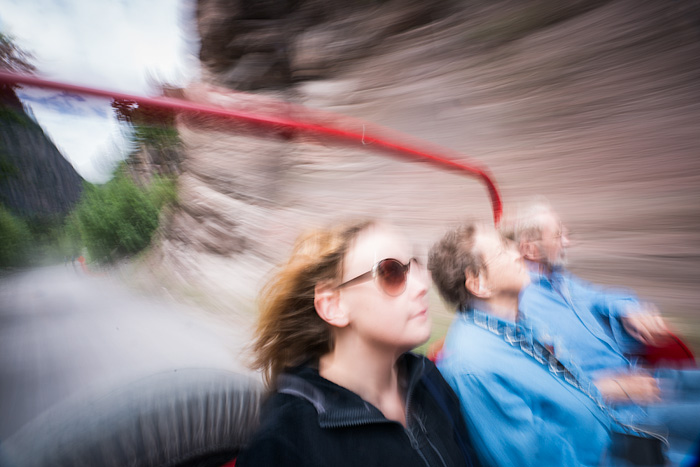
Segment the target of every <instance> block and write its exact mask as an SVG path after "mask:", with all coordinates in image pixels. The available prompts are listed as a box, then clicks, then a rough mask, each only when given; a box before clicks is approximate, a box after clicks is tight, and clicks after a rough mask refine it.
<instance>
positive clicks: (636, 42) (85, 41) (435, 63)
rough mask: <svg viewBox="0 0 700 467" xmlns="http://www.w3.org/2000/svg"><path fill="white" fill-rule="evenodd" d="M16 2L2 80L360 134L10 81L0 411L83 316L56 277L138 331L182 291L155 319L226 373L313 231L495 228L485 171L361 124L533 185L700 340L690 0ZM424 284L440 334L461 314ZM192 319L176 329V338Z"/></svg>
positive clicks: (694, 18)
mask: <svg viewBox="0 0 700 467" xmlns="http://www.w3.org/2000/svg"><path fill="white" fill-rule="evenodd" d="M30 3H33V5H31V6H27V5H24V2H20V1H19V0H18V1H13V0H0V33H2V36H0V40H1V42H0V45H1V47H0V67H2V69H5V70H13V71H19V72H28V73H35V74H37V75H38V76H42V77H45V78H48V79H55V80H59V81H65V82H71V83H75V84H81V85H86V86H92V87H97V88H103V89H112V90H115V91H120V92H128V93H133V94H140V95H150V96H166V97H177V98H181V99H186V100H189V101H192V102H195V103H199V104H206V105H210V106H214V107H220V108H225V109H232V110H236V111H241V112H249V113H254V114H257V115H263V116H269V117H275V118H287V119H295V120H300V121H305V122H311V123H314V124H320V125H328V126H331V127H333V128H338V129H342V130H345V131H352V132H356V133H358V134H365V135H367V136H368V141H364V142H362V143H359V144H354V143H349V142H341V141H336V140H332V139H330V138H322V137H318V136H315V135H313V134H308V133H304V132H300V131H291V130H289V129H287V128H284V127H274V126H273V127H269V126H267V127H262V126H258V125H251V124H245V123H240V122H232V121H222V120H219V119H215V118H212V117H209V116H206V115H191V114H190V115H177V114H175V113H169V112H163V111H159V110H158V109H154V108H149V107H148V106H143V105H142V106H139V105H138V104H136V103H134V102H130V101H125V100H113V101H109V100H106V99H103V100H99V99H93V98H89V97H85V96H79V95H74V94H70V93H61V92H55V91H47V90H36V89H31V88H29V87H26V86H16V85H7V84H2V85H0V122H1V124H0V202H1V203H2V206H1V207H0V236H2V240H1V241H0V265H1V266H2V267H3V269H2V277H0V285H1V286H2V289H0V291H2V293H3V294H4V295H3V296H4V297H5V299H4V300H3V302H2V304H0V310H1V313H2V317H1V318H0V319H2V321H0V322H2V323H3V324H2V326H3V330H2V333H3V335H9V334H10V333H12V335H14V336H19V337H16V338H14V340H12V341H10V340H8V339H5V340H4V344H3V346H5V347H6V348H5V349H3V350H2V355H3V357H2V358H3V368H2V370H0V371H2V372H3V373H4V375H3V374H0V381H2V383H0V388H2V390H3V392H4V394H3V398H2V403H3V404H4V406H5V407H11V406H12V405H13V400H14V399H13V397H15V395H16V394H17V393H18V392H19V391H21V389H18V388H19V386H18V385H17V384H15V383H13V382H12V378H9V376H11V375H15V376H16V373H17V371H19V370H18V369H17V368H19V367H21V366H22V365H26V364H27V362H31V361H34V360H32V359H34V358H35V357H33V356H32V355H31V353H32V352H35V353H39V354H41V353H42V352H51V350H49V347H46V348H43V347H42V348H41V351H38V350H36V349H37V348H38V347H32V345H38V346H41V345H48V344H41V343H36V342H41V339H38V338H36V334H32V335H33V336H34V340H33V341H32V340H30V339H28V338H26V335H28V334H25V337H24V338H23V337H22V332H25V333H42V332H43V333H46V332H48V331H47V330H46V326H49V325H50V324H49V323H52V321H51V319H55V317H54V318H47V316H48V315H50V314H55V313H59V312H60V313H62V314H69V313H70V312H71V309H73V308H74V307H75V306H76V305H75V301H73V302H71V301H70V300H68V301H61V299H59V298H57V297H58V295H55V294H59V292H60V293H63V294H64V295H65V294H66V291H68V290H70V291H71V292H70V296H72V297H74V298H75V297H80V299H79V301H80V303H82V304H84V305H85V307H87V308H89V309H92V310H98V309H99V310H103V311H104V310H111V311H109V313H116V314H119V313H123V310H127V309H131V310H139V312H138V313H134V316H135V317H134V318H133V319H136V320H138V319H144V318H143V316H144V315H147V314H148V313H150V311H149V310H151V309H153V305H152V303H151V302H144V300H145V297H148V300H152V299H155V300H158V303H159V304H160V305H158V306H159V307H160V306H165V307H166V308H168V309H170V305H163V304H164V303H165V304H173V305H172V310H173V311H172V316H171V317H168V316H167V314H164V315H163V316H162V320H163V321H162V322H163V323H165V322H172V320H174V319H181V320H184V322H185V323H192V322H193V320H194V322H197V323H200V322H206V323H208V324H207V326H209V327H210V328H211V329H214V330H215V331H212V332H214V333H215V334H216V336H217V337H216V339H219V340H220V341H221V343H222V346H223V347H225V348H227V349H229V350H230V351H231V361H232V362H236V363H240V362H242V361H243V360H244V357H245V349H244V347H245V343H246V342H247V341H248V339H249V336H250V329H251V326H252V323H253V321H254V319H255V313H256V311H255V310H256V307H255V297H256V294H257V291H258V290H259V289H260V286H261V285H262V283H263V282H264V280H265V278H266V277H268V275H269V273H270V270H271V269H272V268H273V267H274V265H276V264H278V263H279V262H280V261H282V260H283V259H284V258H285V256H286V255H287V254H288V253H289V249H290V247H291V244H292V242H293V240H294V238H295V237H296V236H297V235H298V234H299V232H300V231H301V230H303V229H304V228H307V227H310V226H314V225H323V224H327V223H329V222H333V221H334V220H338V219H342V218H346V217H348V216H352V217H357V216H380V217H382V218H385V219H388V220H390V221H392V222H394V223H395V224H397V225H398V226H399V227H400V228H402V229H403V230H404V231H405V232H406V233H407V235H408V236H409V237H410V238H411V239H412V240H413V241H414V242H415V243H416V246H417V248H418V249H419V250H420V251H424V252H425V251H427V249H428V248H429V246H430V245H431V244H432V242H434V241H435V240H436V239H437V238H439V236H440V235H441V234H442V232H444V230H445V229H446V228H448V227H450V226H453V225H454V224H456V223H458V222H460V221H462V220H465V219H470V218H471V219H473V218H476V219H482V220H486V221H489V222H491V221H492V220H493V214H492V211H491V204H490V201H489V197H488V193H487V191H486V189H485V187H484V185H483V184H482V183H481V182H480V181H479V180H478V179H476V178H473V177H469V176H465V175H463V174H460V173H456V172H451V171H446V170H443V169H441V168H439V167H437V166H435V165H431V164H429V163H426V162H424V161H419V160H412V159H407V158H405V157H398V156H397V155H396V154H393V155H390V154H387V153H386V152H382V151H381V150H380V148H377V147H376V145H374V144H373V143H372V142H371V141H369V136H370V135H374V136H379V137H386V138H390V139H392V140H394V141H398V142H402V143H404V144H407V145H412V146H414V147H420V148H428V149H435V148H438V149H439V150H440V151H442V152H443V153H446V154H448V155H450V156H451V157H453V158H454V159H457V160H460V161H463V162H465V163H472V162H475V163H479V164H483V165H485V166H486V167H488V168H489V169H490V171H491V173H492V175H493V177H494V179H495V181H496V184H497V186H498V187H499V190H500V192H501V195H502V197H503V202H504V209H505V214H506V217H507V216H508V215H509V213H511V212H512V211H514V210H515V209H517V207H518V205H519V204H521V203H524V202H527V201H528V200H530V199H532V198H534V197H537V196H544V197H546V198H547V199H548V200H549V202H550V203H551V204H552V205H553V206H554V208H555V209H556V210H557V211H558V212H559V214H560V216H561V217H562V219H563V221H564V223H565V224H566V225H567V226H568V228H569V229H570V231H571V232H572V240H573V245H572V247H571V249H570V251H569V259H570V268H571V270H572V271H574V272H575V273H576V274H579V275H580V276H582V277H583V278H585V279H588V280H591V281H593V282H597V283H600V284H603V285H615V286H625V287H629V288H632V289H634V290H635V291H636V292H637V293H638V294H639V295H640V296H641V297H643V298H644V299H647V300H650V301H652V302H654V303H656V304H657V306H658V307H659V308H660V310H661V311H662V313H663V314H664V315H665V316H666V317H667V318H668V319H669V321H671V322H672V323H673V325H674V326H675V328H676V330H677V332H678V333H679V334H680V335H681V336H683V338H684V339H685V340H686V341H687V342H688V343H689V344H690V345H691V347H693V349H694V350H695V353H696V354H698V353H700V319H699V318H700V316H699V314H698V311H697V308H696V307H697V303H698V302H699V301H700V287H698V286H697V284H698V281H699V279H700V269H699V268H698V259H699V258H700V229H699V228H698V227H700V207H699V203H698V200H699V199H700V157H698V151H699V150H700V132H699V131H698V121H700V85H699V84H698V83H700V62H699V61H698V60H697V57H699V56H700V2H698V1H696V0H678V1H674V2H656V1H638V0H635V1H633V0H598V1H592V0H566V1H561V0H533V1H530V2H519V1H515V0H499V1H480V0H471V1H467V0H436V1H433V2H422V1H416V0H363V1H355V2H341V1H328V0H286V1H280V0H274V1H273V0H199V1H196V2H181V3H179V4H177V3H176V2H153V4H152V5H151V4H149V6H148V7H146V6H144V5H143V3H142V2H136V1H133V2H132V1H127V2H121V3H120V4H119V5H118V6H115V5H113V4H111V3H110V2H87V1H86V2H80V1H77V0H74V1H72V2H50V1H48V0H45V1H41V2H30ZM34 3H36V4H34ZM100 3H105V5H103V6H101V7H100V6H99V5H97V4H100ZM107 3H110V5H109V6H107ZM96 5H97V6H96ZM115 9H116V10H115ZM71 21H74V23H71ZM41 31H48V33H45V34H41ZM40 38H44V41H43V42H42V40H40ZM47 44H50V45H51V47H49V46H48V45H47ZM51 265H53V266H51ZM105 283H108V284H109V285H105ZM52 284H53V285H52ZM56 284H63V285H60V286H58V287H57V286H56ZM96 284H102V285H99V286H98V285H96ZM102 287H108V288H109V290H110V291H113V292H114V295H110V294H111V293H112V292H110V293H104V291H103V289H102ZM114 288H116V289H114ZM100 291H102V292H100ZM52 294H53V295H52ZM431 295H432V303H433V319H434V321H435V326H434V332H433V339H436V338H438V337H440V336H442V335H443V334H444V333H445V331H446V328H447V325H448V324H449V321H450V320H451V318H452V312H451V310H447V309H446V308H445V307H444V305H443V304H442V303H441V301H440V299H439V298H438V297H437V294H436V293H434V292H431ZM117 296H118V297H121V298H120V299H119V305H118V306H112V305H114V302H115V300H116V299H110V298H108V297H117ZM10 297H11V298H12V299H11V300H10V299H9V298H10ZM154 297H155V298H154ZM174 304H177V306H175V305H174ZM183 307H184V308H183ZM175 315H177V316H180V318H175ZM139 316H140V317H139ZM27 317H30V318H27ZM23 319H29V320H30V321H31V326H29V325H22V324H21V323H22V322H23V321H22V320H23ZM75 319H83V318H75ZM105 319H106V318H105ZM130 319H131V318H130ZM159 319H160V318H159ZM157 322H161V321H157ZM144 325H145V324H144ZM149 326H155V327H153V328H152V329H153V330H154V332H153V333H148V335H147V336H144V338H145V339H156V338H157V337H154V336H157V335H158V330H160V329H163V326H161V325H153V322H150V324H149ZM187 326H188V325H187ZM187 326H185V327H184V328H183V329H180V330H174V331H172V332H171V333H170V334H167V332H165V331H164V333H165V334H163V335H166V334H167V336H168V337H167V339H165V338H164V339H165V340H168V341H169V342H171V344H172V345H173V346H174V347H177V346H178V345H180V346H181V345H183V344H182V342H183V339H182V336H184V335H186V334H187V333H188V332H187ZM80 329H82V331H80V330H77V331H75V332H76V333H77V334H76V335H80V333H81V332H84V331H85V329H86V328H80ZM105 332H106V333H107V337H105V339H107V340H109V339H111V338H115V337H114V335H116V331H114V330H113V329H112V330H111V332H112V334H113V335H112V336H111V337H109V333H108V332H107V331H105ZM168 332H170V331H168ZM207 332H209V331H207ZM67 338H68V337H64V338H63V340H64V341H65V339H67ZM205 340H206V339H205ZM30 341H32V342H35V344H31V345H30V344H27V342H30ZM103 342H105V341H103ZM60 343H61V339H58V342H57V343H56V345H57V346H60V345H61V344H60ZM197 346H198V344H197V343H192V347H193V348H196V347H197ZM18 347H23V348H25V349H32V352H29V354H30V355H28V354H27V353H26V352H25V353H24V354H23V355H22V356H19V353H18V352H17V348H18ZM107 347H109V346H107ZM13 350H14V352H13ZM8 352H9V353H8ZM144 352H146V350H144ZM216 352H218V351H215V352H214V353H216ZM162 353H163V354H167V353H168V352H167V351H163V352H162ZM207 355H209V354H206V353H205V354H203V355H202V358H201V360H202V361H206V359H207V358H208V356H207ZM216 355H217V357H216V358H219V357H220V355H218V354H216ZM36 358H38V357H36ZM138 358H143V355H141V356H139V357H138ZM78 360H79V359H78ZM104 361H106V360H104ZM104 361H103V362H102V364H100V365H98V364H96V365H95V367H100V368H101V369H102V371H103V372H104V373H105V374H107V373H110V371H112V372H113V371H115V370H114V368H115V367H114V366H112V365H105V364H104ZM72 365H74V366H80V362H79V361H77V362H76V361H73V363H72ZM109 366H111V367H112V369H111V370H110V369H109V368H107V367H109ZM127 366H128V365H127ZM32 368H34V370H33V371H37V372H38V371H43V370H42V368H44V369H45V367H40V366H36V365H35V366H34V367H32ZM91 368H92V367H91ZM66 371H67V370H66ZM91 371H93V370H90V371H88V370H85V369H84V370H83V371H82V374H83V378H84V379H91V378H92V379H94V376H91V375H92V374H93V373H91ZM8 375H9V376H8ZM8 378H9V379H8ZM14 381H15V382H16V381H17V378H16V377H15V380H14ZM13 384H14V385H13ZM37 384H38V383H37ZM68 392H69V391H68V390H67V389H66V391H65V394H68ZM52 397H54V398H58V397H61V396H60V395H54V396H52ZM49 399H50V398H49ZM49 403H50V401H49V400H48V399H47V400H44V401H42V402H41V403H36V404H35V406H34V408H31V409H30V408H27V409H26V413H25V414H24V415H22V416H25V417H27V416H28V415H27V414H29V413H30V412H31V411H32V410H34V411H38V410H39V409H40V408H41V407H43V406H45V405H47V404H49ZM42 404H43V405H42ZM3 410H6V409H3ZM7 410H9V409H7ZM17 418H18V419H20V418H22V417H21V416H20V415H18V416H17ZM7 431H8V432H11V431H12V430H11V429H10V428H8V429H7Z"/></svg>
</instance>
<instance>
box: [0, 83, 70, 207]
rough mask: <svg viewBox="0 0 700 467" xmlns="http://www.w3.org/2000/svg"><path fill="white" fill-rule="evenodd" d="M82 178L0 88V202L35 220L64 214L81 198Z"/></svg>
mask: <svg viewBox="0 0 700 467" xmlns="http://www.w3.org/2000/svg"><path fill="white" fill-rule="evenodd" d="M82 181H83V179H82V177H80V175H78V173H77V172H76V171H75V169H73V166H72V165H71V164H70V163H69V162H68V161H67V160H66V159H65V158H64V157H63V155H61V153H60V152H59V151H58V149H57V148H56V146H55V145H54V144H53V142H52V141H51V140H50V139H49V138H48V137H47V136H46V135H45V134H44V131H43V130H42V129H41V127H40V126H39V125H38V124H37V123H36V122H35V121H34V120H33V119H31V118H30V117H29V116H28V115H27V113H26V112H25V110H24V108H23V106H22V103H21V102H20V100H19V99H18V98H17V95H16V94H15V91H14V90H13V89H12V88H11V87H8V86H6V85H0V202H1V203H2V204H4V205H5V206H7V207H8V208H9V209H10V210H11V211H13V212H15V213H16V214H19V215H22V216H29V217H34V218H45V217H52V216H54V215H61V214H65V213H67V212H68V211H70V209H71V208H72V207H73V205H74V204H75V203H76V202H77V201H78V199H79V198H80V193H81V191H82Z"/></svg>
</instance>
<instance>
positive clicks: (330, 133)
mask: <svg viewBox="0 0 700 467" xmlns="http://www.w3.org/2000/svg"><path fill="white" fill-rule="evenodd" d="M0 83H5V84H8V85H12V84H24V85H28V86H34V87H40V88H47V89H55V90H58V91H66V92H71V93H77V94H87V95H91V96H96V97H104V98H109V99H120V100H126V101H133V102H136V103H138V104H140V105H146V106H149V107H154V108H157V109H163V110H170V111H173V112H181V113H185V114H190V115H193V114H196V115H201V114H209V115H213V116H216V117H220V118H224V119H229V120H237V121H243V122H247V123H253V124H259V125H263V126H274V127H278V128H279V127H283V128H288V129H291V130H296V131H301V132H305V133H309V134H314V135H319V136H326V137H330V138H332V139H337V140H341V141H347V142H353V143H361V144H364V145H366V144H371V145H372V146H373V147H375V148H380V149H383V150H384V151H386V152H390V153H393V154H398V155H403V156H407V157H413V158H417V159H423V160H427V161H429V162H432V163H434V164H436V165H439V166H442V167H446V168H449V169H453V170H457V171H460V172H464V173H467V174H469V175H472V176H476V177H477V178H479V179H481V181H482V182H483V183H484V184H485V185H486V188H487V190H488V192H489V197H490V198H491V208H492V210H493V220H494V223H495V224H496V225H498V223H499V221H500V219H501V214H502V213H503V205H502V202H501V197H500V194H499V193H498V189H497V188H496V184H495V183H494V181H493V179H492V177H491V175H490V174H489V172H488V169H486V168H485V167H483V166H480V165H479V164H476V163H470V164H465V163H463V162H457V161H455V160H453V159H451V158H449V157H446V156H445V155H444V154H445V153H449V152H450V151H449V150H443V149H441V148H440V149H438V151H439V153H438V152H436V151H435V150H430V151H428V150H422V149H420V148H416V147H409V146H405V145H403V144H401V143H398V142H394V141H390V140H386V139H381V138H379V137H376V136H372V135H371V134H367V133H364V132H363V133H356V132H352V131H346V130H342V129H339V128H333V127H330V126H325V125H319V124H315V123H310V122H304V121H299V120H294V119H289V118H282V117H276V116H268V115H259V114H253V113H249V112H241V111H237V110H231V109H224V108H220V107H214V106H211V105H204V104H197V103H194V102H191V101H187V100H184V99H176V98H173V97H144V96H134V95H130V94H124V93H119V92H114V91H105V90H101V89H93V88H88V87H85V86H78V85H74V84H68V83H60V82H56V81H49V80H46V79H42V78H39V77H36V76H33V75H25V74H19V73H12V72H8V71H2V70H0Z"/></svg>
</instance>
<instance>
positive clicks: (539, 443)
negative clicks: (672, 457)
mask: <svg viewBox="0 0 700 467" xmlns="http://www.w3.org/2000/svg"><path fill="white" fill-rule="evenodd" d="M428 268H429V270H430V272H431V274H432V277H433V282H434V284H435V285H436V286H437V288H438V291H439V292H440V294H441V296H442V297H443V298H444V299H445V301H447V302H448V303H450V304H451V305H453V306H455V307H456V308H457V316H456V318H455V319H454V321H453V322H452V324H451V326H450V329H449V331H448V333H447V336H446V338H445V343H444V347H443V348H442V351H441V356H440V358H439V360H438V367H439V369H440V371H441V372H442V374H443V376H444V377H445V379H446V380H447V382H448V383H449V384H450V385H451V386H452V388H453V389H454V390H455V392H456V393H457V395H458V396H459V397H460V399H461V401H462V413H463V415H464V417H465V419H466V421H467V425H468V428H469V433H470V435H471V436H472V439H473V443H474V446H475V448H476V451H477V453H478V455H479V457H480V459H481V462H482V463H483V464H484V465H494V466H510V465H517V466H533V465H543V466H550V465H551V466H554V465H556V466H559V465H567V466H569V465H570V466H574V465H576V466H578V465H601V464H603V463H605V462H606V460H607V461H610V462H612V460H611V459H613V458H614V457H615V455H616V454H615V453H613V452H612V451H611V446H612V432H613V430H617V431H619V432H625V433H629V432H631V433H634V430H631V429H628V428H626V427H622V426H617V425H616V422H615V420H614V419H613V418H612V417H611V414H610V413H609V412H608V411H607V410H606V408H605V406H604V404H603V402H602V399H601V397H600V394H599V393H598V392H597V390H596V388H595V386H594V385H593V384H592V382H591V381H589V380H588V379H587V378H585V377H584V376H582V375H578V374H575V373H572V372H570V371H568V369H567V368H565V367H564V366H562V365H558V364H557V363H556V362H555V361H554V360H552V359H551V358H550V357H551V355H550V354H549V352H548V350H547V349H546V348H545V347H544V346H543V345H541V344H540V343H539V342H538V340H537V336H536V334H534V333H533V331H532V330H530V329H527V328H525V327H523V326H520V325H519V324H518V315H519V311H518V304H519V299H520V294H521V292H522V290H523V289H525V288H526V286H527V285H528V283H529V282H530V277H529V274H528V271H527V269H526V267H525V264H524V263H523V260H522V258H521V256H520V254H519V253H518V251H517V250H516V248H515V247H514V245H513V244H512V243H510V242H507V241H506V240H505V239H504V238H503V237H501V235H500V234H499V233H498V232H497V231H496V230H495V229H494V228H493V227H490V226H486V225H483V224H466V225H462V226H460V227H458V228H456V229H453V230H450V231H449V232H447V233H446V234H445V235H444V236H443V238H442V239H441V240H439V241H438V242H437V243H436V244H435V245H434V246H433V247H432V248H431V250H430V255H429V260H428ZM640 436H642V437H644V439H646V437H645V436H644V435H640ZM618 460H619V459H618Z"/></svg>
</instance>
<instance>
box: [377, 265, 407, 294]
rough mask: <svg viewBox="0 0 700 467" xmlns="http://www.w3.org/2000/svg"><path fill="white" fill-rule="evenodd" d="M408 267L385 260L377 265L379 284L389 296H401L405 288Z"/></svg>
mask: <svg viewBox="0 0 700 467" xmlns="http://www.w3.org/2000/svg"><path fill="white" fill-rule="evenodd" d="M407 272H408V267H407V266H404V265H403V264H401V263H400V262H399V261H397V260H395V259H386V260H384V261H382V262H380V263H379V264H378V265H377V277H378V279H379V284H380V285H381V286H382V289H384V292H386V293H387V294H389V295H394V296H395V295H401V293H403V291H404V290H405V288H406V273H407Z"/></svg>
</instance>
